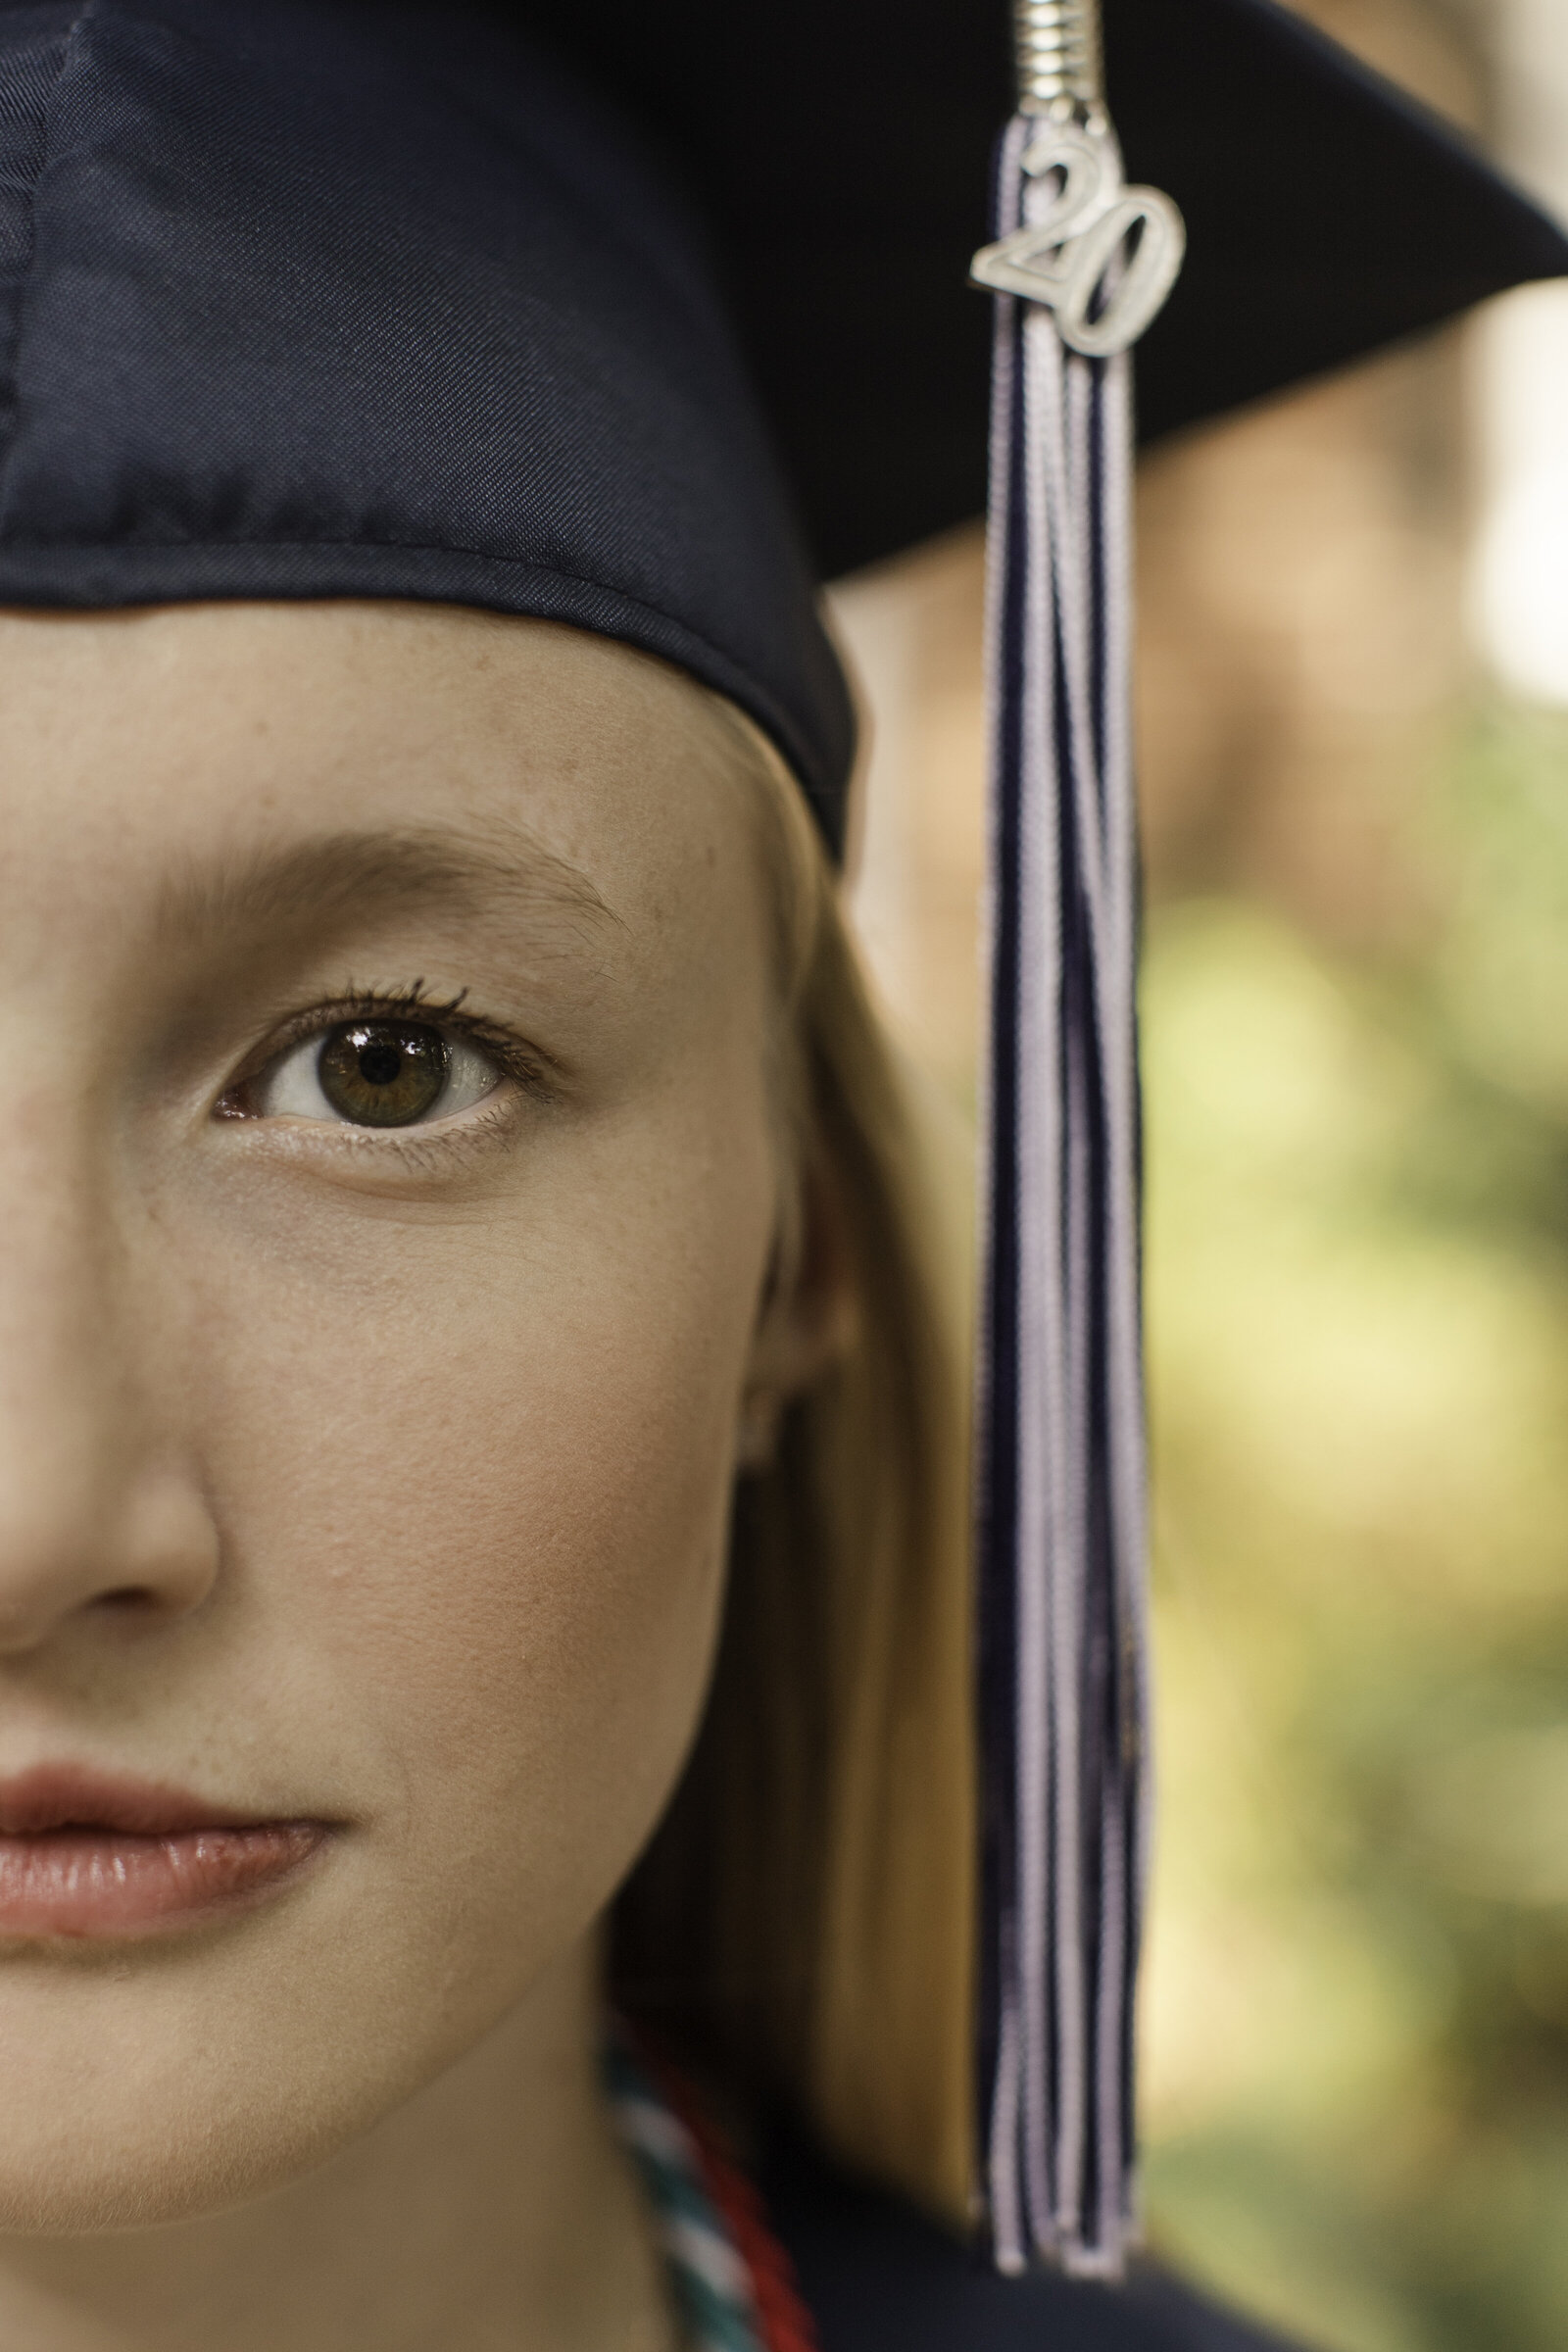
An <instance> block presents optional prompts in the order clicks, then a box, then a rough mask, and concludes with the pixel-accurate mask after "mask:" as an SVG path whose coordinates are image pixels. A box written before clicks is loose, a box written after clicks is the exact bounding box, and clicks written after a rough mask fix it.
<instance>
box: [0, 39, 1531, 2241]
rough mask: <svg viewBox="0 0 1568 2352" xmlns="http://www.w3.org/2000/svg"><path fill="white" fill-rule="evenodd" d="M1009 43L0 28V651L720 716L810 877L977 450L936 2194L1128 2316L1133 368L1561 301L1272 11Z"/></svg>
mask: <svg viewBox="0 0 1568 2352" xmlns="http://www.w3.org/2000/svg"><path fill="white" fill-rule="evenodd" d="M1013 18H1014V22H1013V23H1012V24H1011V25H1009V24H1008V22H1007V21H1006V14H1005V0H776V4H775V5H774V6H772V7H769V8H760V7H756V6H746V5H743V4H741V0H662V4H661V5H660V6H658V7H650V6H649V5H648V0H595V5H594V6H593V7H592V8H591V9H585V8H583V7H582V6H581V5H580V0H569V4H568V0H0V602H4V603H9V604H13V605H22V606H33V607H45V606H53V607H104V606H124V605H136V604H145V603H159V602H169V601H179V600H193V599H209V598H215V597H241V598H248V597H267V598H277V597H302V598H313V597H341V596H356V597H366V596H368V597H395V598H416V599H426V600H438V601H444V602H456V603H459V604H469V605H477V606H483V607H487V608H489V609H491V610H494V611H498V612H503V613H526V614H532V615H536V616H543V617H546V618H549V619H553V620H558V621H565V622H570V623H572V624H574V625H576V626H579V627H582V628H587V629H592V630H596V631H599V632H601V633H603V634H605V635H608V636H611V637H614V638H617V639H620V640H623V641H624V642H626V643H627V644H630V645H633V646H637V647H640V648H641V649H643V650H644V651H646V652H648V653H651V654H654V655H657V656H660V657H662V659H664V660H665V661H668V662H675V663H677V664H679V665H680V666H681V667H682V668H684V669H686V670H687V671H689V672H690V673H691V674H692V675H694V676H696V677H697V678H700V679H701V680H703V681H704V682H705V683H706V684H708V685H710V686H711V687H714V688H716V689H718V690H719V691H720V692H722V693H724V694H726V695H728V696H730V697H732V698H733V699H734V701H735V702H737V703H738V704H739V705H741V707H742V708H743V709H745V710H746V711H749V712H750V713H751V715H752V716H753V717H754V718H755V719H756V720H757V722H758V723H759V724H760V726H761V727H762V728H763V729H764V731H765V732H766V733H767V734H768V735H769V736H771V738H772V739H773V740H774V742H775V743H776V744H777V745H778V747H779V748H780V750H781V751H782V753H783V754H784V756H785V758H786V759H787V760H789V762H790V764H791V766H792V768H793V770H794V772H795V774H796V775H797V776H798V777H799V779H800V782H801V785H802V788H803V790H804V791H805V792H806V794H807V796H808V798H809V802H810V805H811V808H812V809H813V810H814V812H815V814H816V817H817V820H818V822H819V824H820V826H821V829H822V832H823V834H824V837H825V839H826V841H827V842H828V844H829V846H830V848H831V849H833V850H834V851H835V853H836V852H837V851H838V849H839V848H840V846H841V843H842V837H843V826H844V804H845V794H846V790H847V785H848V779H849V773H850V768H851V763H852V759H853V751H854V741H853V737H854V729H853V724H852V717H851V710H850V703H849V697H848V694H847V691H846V688H845V684H844V680H843V678H842V675H841V673H840V670H839V667H838V664H837V662H836V660H835V658H834V655H833V653H832V650H831V648H830V646H829V644H828V642H827V640H826V638H825V637H824V635H823V632H822V629H821V626H820V623H819V620H818V617H817V611H816V604H815V599H814V588H815V582H816V580H817V579H818V578H820V577H822V576H826V575H829V574H832V573H834V572H838V571H841V570H844V569H847V568H849V567H851V566H854V565H857V564H862V563H865V562H867V561H870V560H871V559H873V558H876V557H881V556H885V555H888V554H891V553H892V552H894V551H895V550H897V549H898V548H901V547H904V546H907V545H908V544H910V543H912V542H914V541H916V540H918V539H920V538H922V537H924V536H926V535H927V534H929V533H931V532H933V531H935V530H937V529H939V528H941V527H943V526H944V525H946V524H949V523H952V522H955V521H957V520H959V519H961V518H962V517H964V516H966V515H971V514H974V513H977V512H979V511H980V509H981V508H982V506H983V505H984V504H985V501H986V496H987V487H986V481H987V447H988V443H989V448H990V501H991V515H992V530H991V539H990V546H991V556H990V563H991V595H990V620H989V631H990V668H991V679H992V728H993V763H992V764H993V801H992V834H993V887H992V893H991V900H992V906H991V914H992V973H993V989H992V994H993V1043H992V1056H991V1083H990V1093H989V1124H990V1152H989V1163H988V1165H989V1175H988V1203H989V1216H988V1241H987V1252H988V1255H987V1279H986V1288H985V1312H986V1330H985V1335H984V1337H985V1345H984V1348H983V1349H982V1360H983V1366H984V1370H983V1380H982V1397H981V1424H980V1426H981V1440H982V1443H981V1470H980V1511H979V1523H980V1575H979V1593H980V1638H979V1658H980V1676H981V1688H980V1718H981V1739H982V1749H983V1765H984V1785H985V1806H984V1814H985V1838H986V1852H985V1858H984V1873H983V1882H984V1901H983V1914H984V1915H983V1918H982V1921H981V1948H982V1963H983V1964H982V1971H981V1975H982V1982H983V2001H982V2010H983V2014H982V2017H981V2019H980V2021H979V2049H980V2082H981V2106H982V2121H983V2145H982V2147H981V2148H980V2150H979V2151H978V2172H979V2177H980V2178H981V2180H983V2182H984V2186H985V2191H986V2201H987V2208H988V2214H989V2222H990V2228H991V2232H992V2237H993V2241H994V2245H995V2248H996V2252H997V2255H998V2258H999V2260H1000V2261H1001V2263H1002V2265H1003V2267H1004V2268H1018V2267H1021V2266H1022V2265H1024V2264H1025V2263H1027V2262H1028V2261H1030V2260H1031V2259H1033V2258H1034V2257H1036V2256H1038V2255H1054V2256H1056V2257H1058V2258H1060V2259H1061V2260H1063V2261H1064V2262H1065V2263H1066V2264H1067V2265H1068V2267H1069V2268H1075V2269H1080V2270H1090V2271H1094V2270H1100V2271H1114V2270H1115V2269H1116V2267H1117V2266H1118V2264H1119V2262H1120V2259H1121V2255H1122V2251H1123V2247H1124V2244H1125V2242H1126V2240H1127V2237H1128V2234H1129V2230H1130V2228H1131V2224H1132V2211H1131V2147H1132V2123H1131V2114H1132V2100H1131V2064H1130V2010H1131V1990H1132V1984H1133V1976H1134V1970H1135V1965H1136V1956H1137V1946H1138V1928H1139V1914H1140V1907H1141V1900H1142V1885H1143V1874H1144V1846H1145V1839H1146V1827H1145V1824H1146V1801H1145V1786H1146V1776H1147V1762H1146V1731H1145V1720H1146V1716H1145V1690H1144V1686H1145V1663H1144V1636H1143V1600H1142V1591H1143V1587H1142V1551H1143V1452H1142V1425H1141V1406H1140V1383H1139V1343H1138V1281H1137V1273H1138V1267H1137V1150H1138V1127H1137V1099H1136V1080H1135V1070H1134V1054H1133V1013H1132V987H1133V969H1134V954H1135V939H1134V928H1135V926H1134V896H1133V802H1132V786H1131V764H1130V752H1129V742H1128V720H1127V670H1128V659H1129V647H1128V631H1129V619H1128V615H1129V611H1130V603H1129V592H1128V578H1129V565H1130V548H1129V533H1128V522H1127V513H1128V485H1129V475H1130V465H1131V448H1132V402H1131V386H1130V381H1129V362H1128V357H1127V348H1128V346H1129V344H1130V342H1131V341H1132V340H1133V339H1135V338H1136V336H1137V335H1138V334H1139V332H1140V331H1141V330H1142V329H1143V328H1145V327H1146V326H1147V327H1148V333H1147V335H1146V336H1144V338H1143V340H1142V343H1141V347H1140V351H1139V362H1138V366H1139V381H1138V392H1139V399H1138V412H1139V416H1140V417H1141V420H1142V426H1143V432H1144V435H1145V436H1146V437H1150V436H1153V435H1157V434H1159V433H1162V432H1166V431H1169V430H1171V429H1172V428H1174V427H1176V426H1179V425H1183V424H1187V423H1190V422H1193V421H1194V420H1196V419H1199V418H1201V417H1208V416H1213V415H1215V414H1217V413H1219V412H1221V411H1223V410H1225V409H1228V408H1231V407H1233V406H1235V405H1236V404H1238V403H1239V402H1242V401H1246V400H1249V399H1251V398H1254V397H1255V396H1257V395H1258V394H1261V393H1265V392H1268V391H1270V390H1272V389H1273V388H1275V387H1276V386H1279V385H1282V384H1285V383H1288V382H1291V381H1294V380H1297V379H1299V378H1300V377H1302V376H1305V375H1310V374H1312V373H1313V372H1315V371H1317V370H1319V369H1322V368H1328V367H1331V366H1334V365H1336V364H1337V363H1339V362H1341V361H1344V360H1347V359H1349V358H1351V357H1352V356H1354V355H1355V354H1357V353H1359V352H1362V351H1367V350H1370V349H1372V348H1374V347H1375V346H1377V345H1379V344H1382V343H1385V342H1387V341H1389V340H1391V339H1393V338H1396V337H1397V336H1400V335H1403V334H1406V333H1408V332H1410V331H1412V330H1414V329H1417V328H1420V327H1422V326H1425V325H1428V324H1430V323H1432V322H1434V321H1436V320H1438V319H1443V318H1446V317H1447V316H1449V315H1450V314H1451V313H1453V312H1455V311H1457V310H1460V309H1462V308H1464V307H1465V306H1466V305H1468V304H1470V303H1472V302H1475V301H1477V300H1478V299H1480V298H1481V297H1482V296H1484V295H1487V294H1489V293H1493V292H1495V291H1496V290H1498V289H1499V288H1501V287H1504V286H1507V285H1510V284H1513V283H1516V282H1518V281H1520V280H1522V279H1526V278H1532V277H1541V276H1550V275H1555V274H1557V273H1559V272H1563V271H1565V270H1568V246H1565V245H1564V243H1563V240H1562V239H1561V238H1560V237H1559V236H1558V234H1557V232H1556V231H1555V229H1553V228H1552V227H1551V226H1550V225H1549V224H1548V223H1547V222H1546V221H1544V219H1543V218H1542V217H1541V216H1540V215H1539V214H1538V213H1537V212H1536V211H1534V210H1533V208H1532V207H1531V206H1530V205H1529V204H1528V203H1527V202H1526V201H1525V200H1524V199H1523V198H1522V197H1520V196H1519V195H1518V194H1516V193H1515V192H1514V191H1513V190H1511V189H1510V188H1508V187H1507V186H1506V185H1505V184H1504V183H1503V182H1502V181H1501V180H1499V179H1498V178H1497V177H1496V176H1495V174H1494V173H1493V172H1491V171H1490V170H1489V169H1488V168H1487V167H1486V166H1485V165H1484V164H1483V163H1482V162H1481V161H1480V160H1479V159H1478V157H1477V156H1476V155H1475V154H1474V153H1473V152H1472V151H1471V150H1470V149H1469V148H1468V147H1467V146H1466V145H1464V144H1463V143H1462V142H1461V141H1460V140H1459V139H1458V138H1456V137H1455V136H1454V135H1453V134H1452V133H1450V132H1449V131H1447V130H1446V129H1445V128H1444V127H1443V126H1442V125H1440V124H1439V123H1437V122H1436V121H1435V120H1434V119H1432V118H1431V117H1429V116H1428V115H1426V114H1424V113H1423V112H1421V111H1420V110H1419V109H1418V108H1416V107H1414V106H1412V105H1411V104H1410V103H1409V102H1407V101H1406V100H1405V99H1403V98H1402V97H1400V96H1399V95H1397V93H1396V92H1395V91H1394V90H1392V89H1391V88H1390V87H1389V86H1388V85H1387V84H1385V83H1383V82H1381V81H1379V80H1377V79H1376V78H1375V77H1374V76H1372V75H1371V74H1369V73H1365V72H1364V71H1363V70H1362V69H1361V68H1359V67H1358V66H1356V65H1355V64H1353V63H1352V62H1351V61H1350V60H1349V59H1348V57H1346V56H1345V55H1344V54H1343V53H1342V52H1341V51H1339V50H1337V49H1336V48H1334V47H1333V46H1332V45H1330V44H1329V43H1327V42H1326V41H1324V40H1322V39H1321V38H1319V37H1318V36H1317V35H1316V34H1314V33H1313V32H1311V31H1310V30H1309V29H1307V28H1306V27H1305V26H1304V25H1302V24H1301V23H1300V22H1299V20H1297V19H1295V18H1293V17H1291V16H1290V15H1288V14H1287V13H1286V12H1285V11H1283V10H1282V9H1280V8H1278V7H1275V6H1273V5H1271V0H1105V21H1104V25H1103V62H1102V57H1101V41H1100V29H1101V28H1100V26H1099V23H1098V15H1097V7H1096V0H1016V5H1015V8H1014V10H1013ZM1107 97H1108V101H1109V104H1110V106H1111V107H1112V108H1113V110H1114V114H1115V118H1116V123H1117V127H1118V130H1119V133H1120V138H1121V142H1122V145H1121V148H1120V150H1118V148H1117V145H1116V140H1115V137H1114V135H1113V134H1112V132H1111V129H1110V124H1109V120H1108V117H1107V114H1106V100H1107ZM1009 116H1010V117H1011V121H1010V126H1009V127H1007V128H1006V130H1005V133H1004V135H1003V138H1002V142H1001V147H1000V150H999V151H998V157H997V161H996V166H995V171H994V172H993V166H992V154H993V148H994V146H995V143H996V139H997V133H998V131H999V129H1000V128H1001V127H1002V125H1003V124H1004V123H1005V122H1006V121H1007V119H1008V117H1009ZM1183 221H1185V225H1186V241H1187V259H1186V264H1185V268H1184V269H1183V270H1182V271H1181V274H1180V276H1179V278H1177V277H1176V275H1175V272H1176V270H1177V266H1178V263H1179V261H1180V247H1181V241H1182V228H1183ZM971 263H973V267H974V270H975V272H976V275H977V276H978V278H979V279H980V280H981V281H982V282H983V283H984V284H985V285H987V286H989V287H991V288H992V289H994V293H995V300H994V304H990V305H988V304H987V302H986V301H985V300H984V299H983V298H982V297H981V296H980V295H979V294H978V293H976V292H975V291H974V290H973V288H972V287H971V285H970V284H969V283H968V279H969V273H970V269H971ZM1173 281H1174V292H1171V286H1172V283H1173ZM1167 294H1169V295H1170V299H1169V301H1168V302H1166V303H1164V307H1163V308H1162V309H1161V308H1160V305H1161V303H1162V302H1163V299H1164V297H1165V296H1166V295H1167ZM988 384H989V385H990V387H991V388H990V391H989V393H988ZM988 403H989V406H988ZM988 416H989V419H990V421H989V427H988V422H987V419H988Z"/></svg>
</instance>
